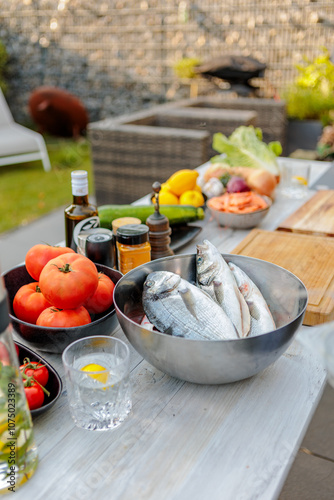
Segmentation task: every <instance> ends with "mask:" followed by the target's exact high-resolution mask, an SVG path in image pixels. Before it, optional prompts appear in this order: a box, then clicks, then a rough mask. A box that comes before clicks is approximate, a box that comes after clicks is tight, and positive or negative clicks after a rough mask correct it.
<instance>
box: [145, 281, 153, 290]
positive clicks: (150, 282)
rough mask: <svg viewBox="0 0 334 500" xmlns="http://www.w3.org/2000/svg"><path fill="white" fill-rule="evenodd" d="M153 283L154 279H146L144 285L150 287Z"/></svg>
mask: <svg viewBox="0 0 334 500" xmlns="http://www.w3.org/2000/svg"><path fill="white" fill-rule="evenodd" d="M153 285H154V281H152V280H148V281H146V286H147V287H148V288H150V287H151V286H153Z"/></svg>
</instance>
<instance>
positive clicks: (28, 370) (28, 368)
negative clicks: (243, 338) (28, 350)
mask: <svg viewBox="0 0 334 500" xmlns="http://www.w3.org/2000/svg"><path fill="white" fill-rule="evenodd" d="M20 371H21V373H25V375H27V377H33V378H34V379H35V380H37V382H39V383H40V384H41V385H42V386H43V387H45V386H46V384H47V383H48V380H49V371H48V369H47V367H46V366H45V365H43V364H42V363H39V362H38V361H30V360H29V359H28V358H25V359H24V361H23V365H21V366H20Z"/></svg>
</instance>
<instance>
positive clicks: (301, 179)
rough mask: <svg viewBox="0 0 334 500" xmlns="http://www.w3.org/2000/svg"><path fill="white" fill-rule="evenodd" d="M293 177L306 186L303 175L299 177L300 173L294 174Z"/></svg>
mask: <svg viewBox="0 0 334 500" xmlns="http://www.w3.org/2000/svg"><path fill="white" fill-rule="evenodd" d="M293 179H294V180H296V181H297V182H299V184H303V185H304V186H307V179H305V177H301V176H300V175H294V176H293Z"/></svg>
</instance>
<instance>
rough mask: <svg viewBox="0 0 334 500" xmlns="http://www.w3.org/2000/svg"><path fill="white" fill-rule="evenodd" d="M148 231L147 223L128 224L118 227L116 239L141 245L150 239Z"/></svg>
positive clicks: (120, 241)
mask: <svg viewBox="0 0 334 500" xmlns="http://www.w3.org/2000/svg"><path fill="white" fill-rule="evenodd" d="M148 231H149V228H148V226H146V224H126V225H125V226H121V227H119V228H118V229H117V232H116V240H117V241H118V242H119V243H124V244H125V245H140V244H141V243H146V242H147V241H148Z"/></svg>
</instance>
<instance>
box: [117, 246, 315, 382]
mask: <svg viewBox="0 0 334 500" xmlns="http://www.w3.org/2000/svg"><path fill="white" fill-rule="evenodd" d="M223 257H224V258H225V260H226V261H227V262H233V263H235V264H236V265H238V266H239V267H240V268H241V269H243V270H244V271H245V272H246V273H247V274H248V275H249V277H250V278H251V279H252V280H253V281H254V282H255V284H256V285H257V286H258V288H259V289H260V290H261V292H262V294H263V296H264V298H265V299H266V301H267V304H268V306H269V308H270V310H271V313H272V315H273V317H274V320H275V323H276V326H277V328H276V330H274V331H270V332H268V333H265V334H263V335H258V336H253V337H246V338H238V339H234V340H190V339H186V338H182V337H174V336H172V335H167V334H164V333H160V332H156V331H151V330H149V329H146V328H143V327H142V326H141V325H140V322H141V320H142V318H143V316H144V310H143V307H142V291H143V283H144V281H145V279H146V277H147V275H148V274H149V273H151V272H153V271H171V272H174V273H177V274H179V275H180V276H181V277H182V278H184V279H186V280H188V281H189V282H191V283H193V284H194V283H195V280H196V264H195V262H196V260H195V259H196V255H180V256H173V257H166V258H162V259H157V260H155V261H152V262H150V263H148V264H143V265H141V266H139V267H138V268H136V269H133V270H132V271H130V272H129V273H127V274H126V275H124V276H123V278H122V279H120V280H119V282H118V283H117V285H116V287H115V290H114V303H115V308H116V314H117V317H118V320H119V323H120V325H121V327H122V329H123V331H124V333H125V335H126V337H127V338H128V340H129V341H130V343H131V344H132V346H133V347H134V348H135V349H136V350H137V351H138V352H139V354H141V355H142V356H143V358H145V359H146V361H148V362H149V363H151V364H152V365H153V366H154V367H156V368H157V369H159V370H161V371H162V372H165V373H167V374H169V375H172V376H174V377H176V378H179V379H182V380H186V381H188V382H194V383H198V384H223V383H230V382H235V381H238V380H242V379H245V378H248V377H251V376H253V375H255V374H257V373H259V372H261V371H262V370H264V369H265V368H266V367H268V366H269V365H270V364H272V363H273V362H274V361H276V360H277V359H278V358H279V357H280V356H281V355H282V354H283V353H284V351H285V350H286V349H287V348H288V346H289V345H290V343H291V342H292V340H293V337H294V335H295V332H296V330H297V329H298V327H299V326H300V325H301V324H302V321H303V317H304V314H305V310H306V306H307V290H306V288H305V285H304V284H303V283H302V282H301V281H300V280H299V278H297V277H296V276H295V275H294V274H292V273H291V272H289V271H287V270H286V269H283V268H282V267H279V266H277V265H275V264H271V263H269V262H266V261H263V260H259V259H254V258H251V257H246V256H242V255H223Z"/></svg>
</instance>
